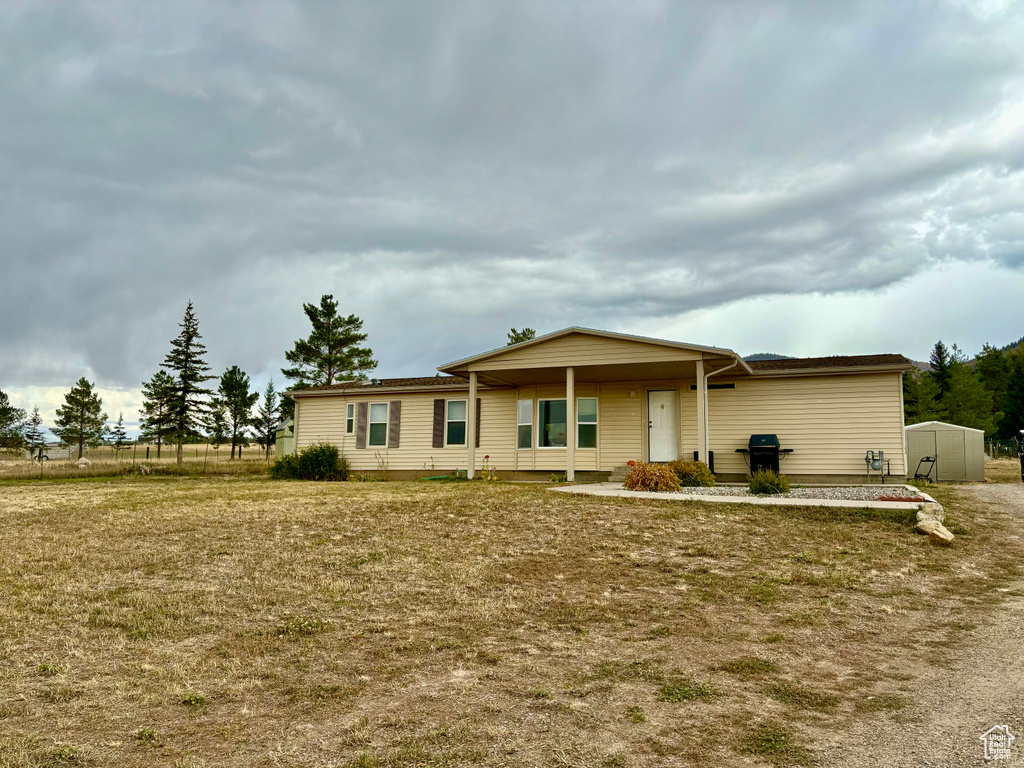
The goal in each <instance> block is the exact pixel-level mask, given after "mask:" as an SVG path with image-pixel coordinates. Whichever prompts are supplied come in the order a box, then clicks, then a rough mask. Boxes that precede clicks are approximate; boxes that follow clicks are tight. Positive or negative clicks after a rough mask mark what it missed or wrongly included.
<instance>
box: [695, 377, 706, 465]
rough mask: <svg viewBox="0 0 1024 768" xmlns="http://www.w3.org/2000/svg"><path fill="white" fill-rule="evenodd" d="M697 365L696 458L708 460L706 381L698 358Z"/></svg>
mask: <svg viewBox="0 0 1024 768" xmlns="http://www.w3.org/2000/svg"><path fill="white" fill-rule="evenodd" d="M696 366H697V459H698V460H699V461H703V462H704V463H705V464H707V462H708V424H707V417H708V411H707V407H706V406H705V402H706V401H707V396H708V391H707V387H708V381H707V379H705V378H704V361H703V360H698V361H697V363H696Z"/></svg>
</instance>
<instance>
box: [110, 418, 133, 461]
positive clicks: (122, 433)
mask: <svg viewBox="0 0 1024 768" xmlns="http://www.w3.org/2000/svg"><path fill="white" fill-rule="evenodd" d="M110 442H111V445H113V446H114V453H115V454H117V456H118V458H120V456H121V451H124V450H127V449H128V448H130V447H131V443H130V442H129V440H128V432H127V430H125V428H124V413H123V412H122V413H118V414H117V423H116V424H114V426H113V428H112V429H111V430H110Z"/></svg>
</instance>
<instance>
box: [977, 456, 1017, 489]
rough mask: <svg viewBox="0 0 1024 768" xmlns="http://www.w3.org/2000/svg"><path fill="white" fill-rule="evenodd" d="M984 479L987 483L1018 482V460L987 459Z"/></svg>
mask: <svg viewBox="0 0 1024 768" xmlns="http://www.w3.org/2000/svg"><path fill="white" fill-rule="evenodd" d="M985 480H986V481H987V482H989V483H1019V482H1020V481H1021V480H1020V461H1019V460H1017V459H987V460H986V461H985Z"/></svg>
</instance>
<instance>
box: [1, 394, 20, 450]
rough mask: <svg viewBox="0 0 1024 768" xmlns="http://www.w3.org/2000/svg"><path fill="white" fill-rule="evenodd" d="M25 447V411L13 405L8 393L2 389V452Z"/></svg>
mask: <svg viewBox="0 0 1024 768" xmlns="http://www.w3.org/2000/svg"><path fill="white" fill-rule="evenodd" d="M24 446H25V411H23V410H22V409H21V408H15V407H14V406H13V405H11V401H10V399H8V397H7V393H6V392H4V391H3V390H2V389H0V451H10V450H16V449H18V448H23V447H24Z"/></svg>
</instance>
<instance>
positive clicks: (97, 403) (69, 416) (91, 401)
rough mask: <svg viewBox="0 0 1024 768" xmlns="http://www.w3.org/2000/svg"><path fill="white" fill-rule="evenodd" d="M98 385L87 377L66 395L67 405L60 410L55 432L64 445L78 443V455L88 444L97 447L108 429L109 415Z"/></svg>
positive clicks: (80, 380) (80, 455)
mask: <svg viewBox="0 0 1024 768" xmlns="http://www.w3.org/2000/svg"><path fill="white" fill-rule="evenodd" d="M93 387H94V385H93V384H92V383H91V382H89V381H88V380H87V379H86V378H85V377H84V376H83V377H82V378H80V379H79V380H78V383H77V384H75V386H74V387H72V388H71V391H70V392H68V393H67V394H66V395H64V405H62V406H61V407H59V408H58V409H57V421H56V425H55V426H54V428H53V432H54V434H55V435H57V437H58V438H59V439H60V441H61V442H62V443H63V444H64V445H77V446H78V458H82V454H83V453H84V452H85V446H87V445H88V446H89V447H91V448H94V447H96V446H97V445H99V444H100V442H102V440H103V436H104V434H106V431H107V414H105V413H104V412H103V401H102V400H101V399H100V396H99V395H98V394H96V391H95V389H94V388H93Z"/></svg>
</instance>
